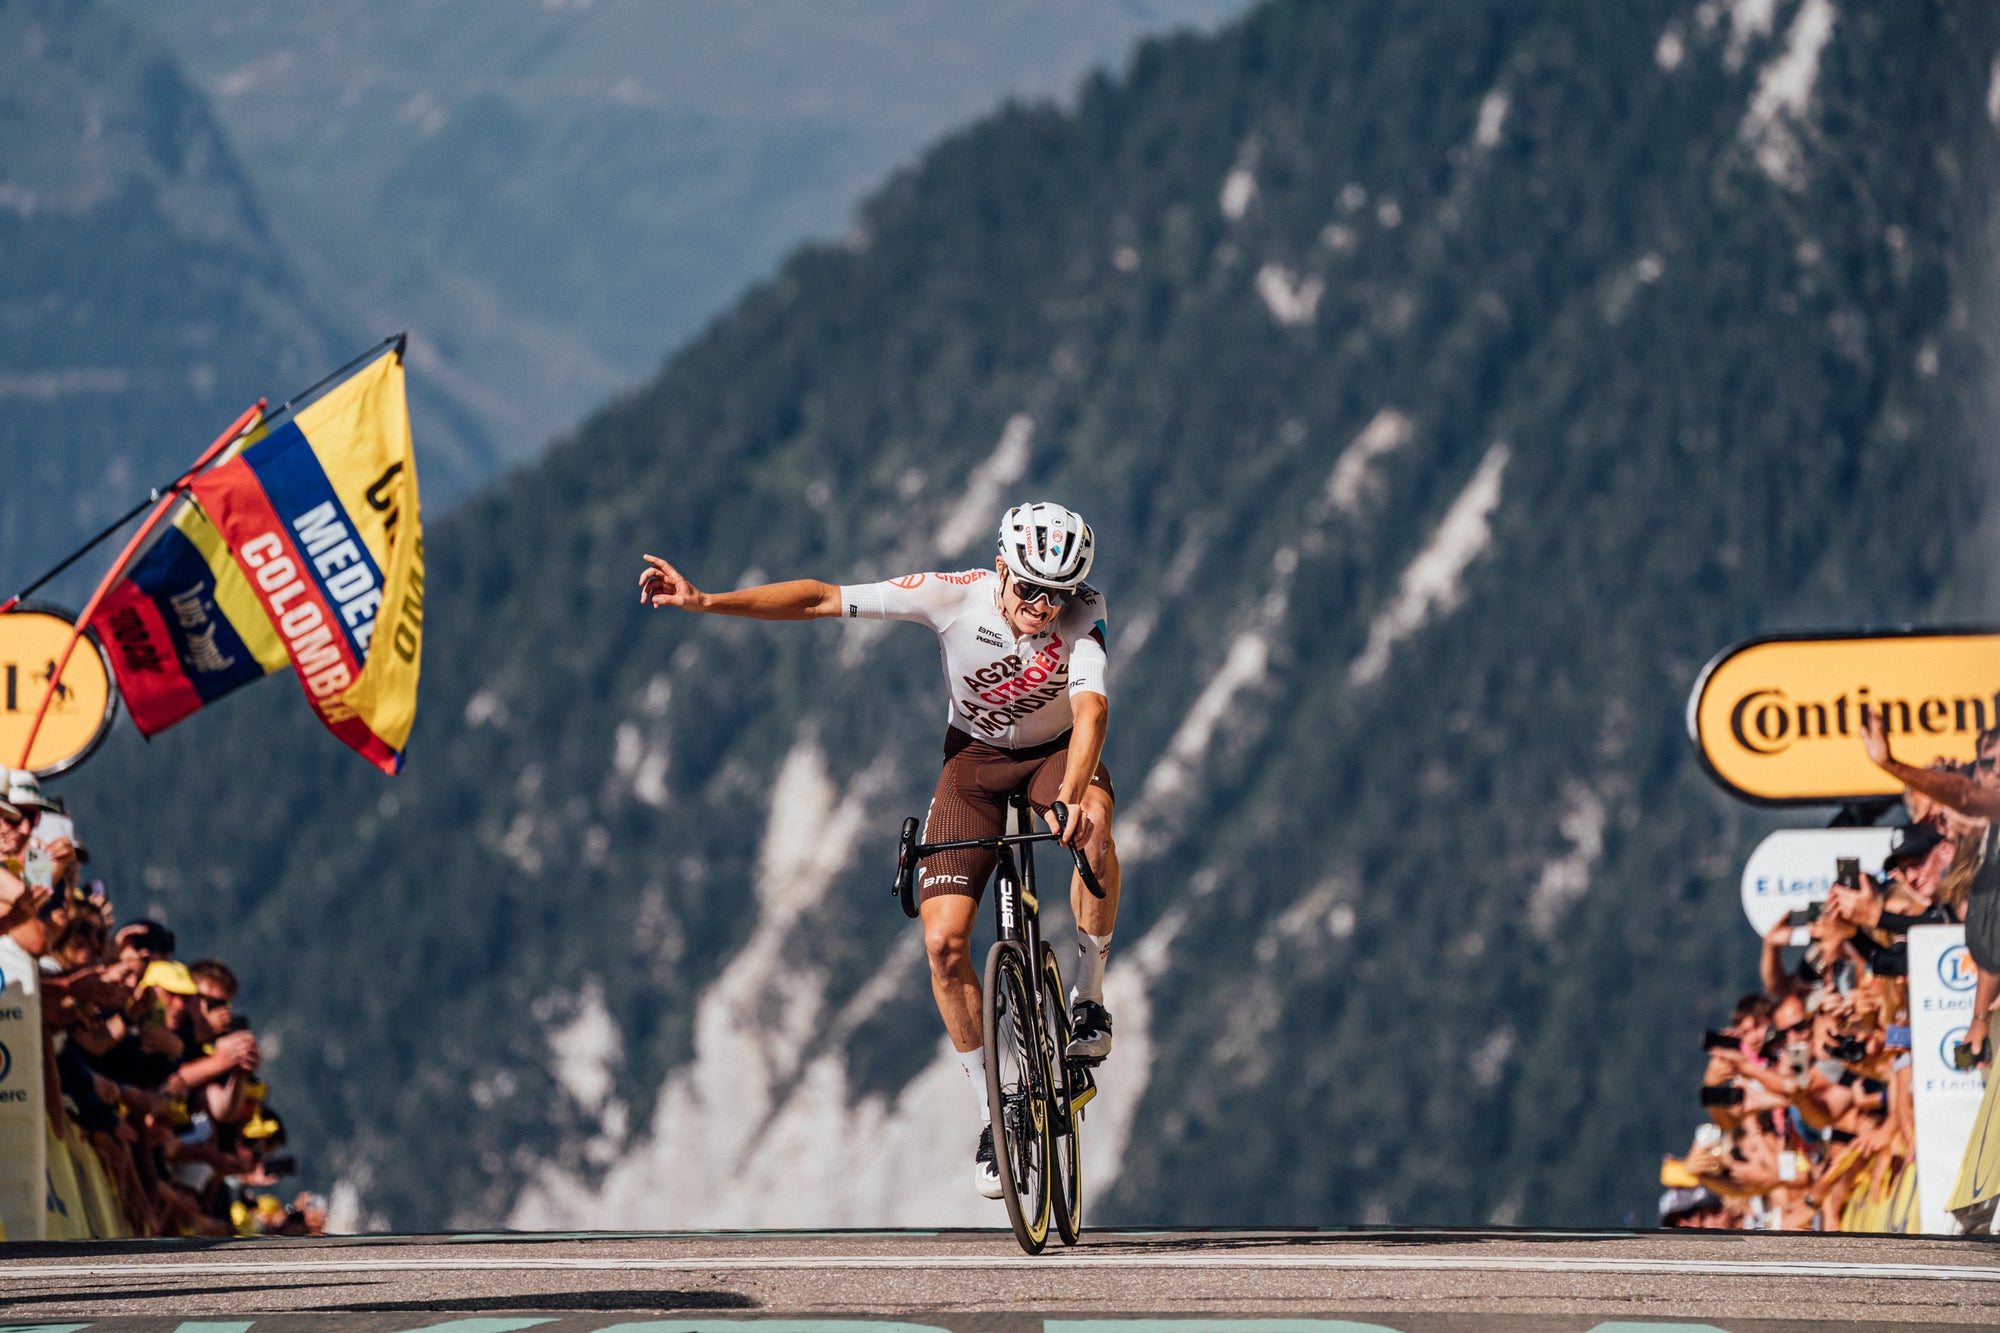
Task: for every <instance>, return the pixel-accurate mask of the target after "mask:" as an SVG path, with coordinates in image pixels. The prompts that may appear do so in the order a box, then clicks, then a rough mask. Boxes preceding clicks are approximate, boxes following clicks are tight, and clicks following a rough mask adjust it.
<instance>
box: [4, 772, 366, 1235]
mask: <svg viewBox="0 0 2000 1333" xmlns="http://www.w3.org/2000/svg"><path fill="white" fill-rule="evenodd" d="M89 860H90V853H89V850H88V849H87V847H86V846H85V844H84V841H83V839H82V838H81V837H80V836H79V835H78V833H77V830H76V825H75V823H74V821H73V820H72V819H71V818H70V816H69V814H68V812H67V811H66V810H65V809H64V808H63V806H62V804H61V803H60V802H58V801H53V800H50V799H48V798H46V797H45V796H44V795H43V792H42V789H41V786H40V784H39V783H38V782H37V781H36V779H35V778H34V776H33V775H32V774H29V773H26V772H23V771H20V770H14V769H0V933H4V934H5V935H7V937H8V938H10V939H12V940H13V942H14V943H15V944H17V945H19V946H20V947H21V949H22V950H24V951H25V952H26V953H27V954H28V955H29V956H30V957H32V958H33V959H35V960H36V962H37V963H38V964H39V968H40V973H41V976H40V988H41V1014H42V1025H43V1046H42V1051H43V1070H44V1083H45V1085H46V1086H45V1092H46V1098H47V1107H46V1110H47V1114H48V1117H49V1125H50V1141H51V1143H52V1144H54V1145H56V1146H57V1147H58V1148H60V1147H61V1146H63V1145H87V1151H88V1152H89V1153H90V1154H92V1155H93V1156H94V1159H95V1166H97V1167H101V1169H102V1174H101V1177H98V1178H99V1179H101V1180H102V1181H103V1182H106V1183H108V1185H109V1186H110V1192H111V1193H112V1194H113V1195H115V1205H116V1209H117V1211H118V1213H120V1214H122V1216H119V1217H115V1218H112V1219H108V1221H109V1225H110V1228H111V1229H112V1230H114V1231H116V1232H118V1233H119V1234H129V1235H134V1236H230V1235H239V1236H248V1235H258V1234H273V1233H275V1234H282V1235H309V1234H317V1233H319V1232H321V1231H322V1230H324V1228H325V1224H326V1205H325V1202H324V1200H322V1199H321V1198H320V1197H319V1196H318V1195H315V1194H310V1193H299V1194H297V1195H296V1196H295V1197H294V1198H293V1199H292V1201H291V1202H290V1203H289V1204H287V1203H284V1202H283V1201H282V1200H281V1198H280V1196H279V1195H278V1194H276V1193H272V1192H271V1191H273V1190H275V1189H277V1188H279V1187H280V1185H281V1183H282V1180H283V1178H284V1177H285V1176H287V1175H288V1174H290V1173H291V1172H292V1170H293V1165H292V1158H291V1155H290V1153H289V1152H287V1151H286V1149H285V1126H284V1121H283V1120H282V1119H281V1118H280V1117H279V1115H278V1114H277V1112H276V1111H274V1110H273V1109H272V1108H271V1106H270V1103H269V1100H268V1090H267V1089H266V1087H265V1085H264V1083H263V1081H262V1080H261V1078H260V1077H259V1067H260V1065H261V1063H262V1060H263V1052H262V1050H261V1049H260V1046H259V1043H258V1040H257V1036H256V1034H255V1033H254V1032H252V1031H251V1028H250V1023H249V1021H248V1019H246V1018H245V1017H244V1016H243V1015H242V1014H240V1013H239V1012H237V1008H236V1004H237V982H236V976H235V974H234V973H233V972H231V971H230V969H229V968H228V966H226V965H225V964H224V963H222V962H220V961H219V960H216V959H213V958H206V959H201V960H199V961H195V962H183V961H182V960H181V958H180V957H179V956H178V948H177V946H178V941H177V940H176V939H175V937H174V932H173V931H171V930H169V929H167V928H166V927H165V926H163V925H161V924H160V923H159V922H157V921H149V920H140V921H131V922H127V923H124V924H121V923H120V922H119V920H118V914H117V911H116V908H115V907H114V906H113V903H112V900H111V897H110V895H109V893H108V892H107V891H106V889H105V887H104V884H103V882H102V881H101V880H92V881H85V880H84V879H83V878H82V867H83V866H84V865H85V864H87V863H88V862H89ZM77 1150H78V1152H81V1151H83V1150H84V1149H83V1148H82V1147H81V1146H79V1147H78V1149H77ZM91 1165H92V1164H91V1163H90V1162H88V1161H85V1162H83V1163H82V1164H81V1167H80V1168H79V1169H80V1170H81V1169H87V1168H89V1167H90V1166H91ZM93 1174H94V1173H93ZM100 1225H103V1224H102V1223H100Z"/></svg>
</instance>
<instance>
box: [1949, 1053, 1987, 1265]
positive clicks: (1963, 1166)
mask: <svg viewBox="0 0 2000 1333" xmlns="http://www.w3.org/2000/svg"><path fill="white" fill-rule="evenodd" d="M1996 1205H2000V1078H1994V1077H1993V1076H1992V1075H1991V1074H1990V1073H1989V1074H1988V1075H1987V1078H1986V1096H1985V1099H1984V1100H1982V1101H1981V1102H1980V1103H1979V1119H1977V1120H1976V1121H1974V1122H1973V1125H1972V1137H1971V1138H1969V1139H1967V1140H1966V1141H1965V1157H1964V1159H1963V1160H1961V1161H1960V1162H1959V1166H1958V1184H1957V1185H1956V1186H1954V1187H1953V1189H1952V1191H1951V1202H1950V1203H1948V1204H1946V1205H1945V1207H1946V1208H1947V1209H1948V1210H1950V1212H1951V1213H1952V1215H1953V1216H1955V1217H1957V1218H1958V1220H1959V1222H1960V1224H1961V1225H1963V1226H1964V1227H1965V1229H1966V1230H1967V1231H1969V1232H1973V1233H1983V1232H1985V1231H1987V1230H1988V1229H1989V1228H1990V1227H1991V1226H1992V1223H1993V1213H1994V1209H1995V1206H1996Z"/></svg>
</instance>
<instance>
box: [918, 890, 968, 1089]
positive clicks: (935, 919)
mask: <svg viewBox="0 0 2000 1333" xmlns="http://www.w3.org/2000/svg"><path fill="white" fill-rule="evenodd" d="M917 913H918V915H919V916H920V917H921V918H922V919H923V923H924V952H925V953H926V954H928V955H929V956H930V962H931V994H932V995H933V996H934V997H935V998H936V999H937V1007H938V1015H939V1016H940V1017H941V1018H943V1019H944V1030H945V1033H946V1035H948V1036H949V1037H950V1038H951V1044H952V1048H953V1049H954V1050H957V1051H959V1052H960V1053H963V1052H966V1051H976V1050H978V1049H979V1045H980V1042H981V1040H982V1034H981V1033H980V1031H979V973H978V972H977V971H976V970H975V969H974V968H973V966H972V926H973V922H974V921H975V920H977V918H978V916H979V900H978V899H977V898H973V897H969V896H967V895H965V894H962V893H940V894H938V895H937V896H936V897H934V898H926V899H924V901H923V902H922V903H921V904H919V906H918V908H917Z"/></svg>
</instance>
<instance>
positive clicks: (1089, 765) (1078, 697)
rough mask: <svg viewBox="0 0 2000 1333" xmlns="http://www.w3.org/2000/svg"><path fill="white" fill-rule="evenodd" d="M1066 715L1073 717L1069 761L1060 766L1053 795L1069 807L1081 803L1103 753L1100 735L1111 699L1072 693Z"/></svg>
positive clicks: (1103, 733)
mask: <svg viewBox="0 0 2000 1333" xmlns="http://www.w3.org/2000/svg"><path fill="white" fill-rule="evenodd" d="M1069 707H1070V716H1071V717H1072V718H1073V719H1074V722H1073V723H1072V728H1071V731H1070V735H1069V764H1068V766H1067V767H1066V768H1064V770H1063V780H1062V786H1061V787H1060V788H1059V789H1058V795H1057V799H1058V800H1060V801H1061V802H1062V803H1063V804H1065V805H1067V806H1070V807H1071V808H1072V809H1074V808H1076V807H1078V806H1080V805H1081V803H1082V801H1083V794H1084V793H1085V792H1087V791H1089V790H1090V779H1091V777H1092V775H1094V774H1095V773H1096V772H1097V761H1098V760H1099V759H1100V758H1102V757H1103V755H1104V735H1105V732H1106V730H1107V729H1108V728H1109V726H1110V723H1111V701H1110V700H1109V699H1106V698H1105V697H1104V696H1103V695H1101V694H1072V695H1071V696H1070V699H1069Z"/></svg>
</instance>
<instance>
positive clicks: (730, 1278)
mask: <svg viewBox="0 0 2000 1333" xmlns="http://www.w3.org/2000/svg"><path fill="white" fill-rule="evenodd" d="M1246 1319H1249V1320H1257V1321H1261V1322H1260V1323H1258V1324H1256V1325H1251V1326H1245V1325H1242V1324H1240V1323H1235V1322H1233V1321H1241V1320H1246ZM0 1321H5V1322H4V1326H0V1333H17V1331H18V1330H23V1329H38V1330H46V1331H47V1333H56V1330H59V1329H60V1330H63V1331H64V1333H83V1330H102V1331H103V1333H154V1331H155V1330H158V1331H159V1333H167V1331H169V1330H173V1331H175V1333H252V1330H254V1331H255V1333H304V1331H305V1330H315V1331H317V1330H327V1331H329V1333H403V1331H404V1330H414V1329H451V1330H453V1333H510V1330H516V1329H525V1328H530V1327H532V1328H536V1329H540V1330H545V1333H584V1331H585V1330H591V1331H593V1333H595V1331H598V1330H610V1329H622V1330H625V1333H667V1331H668V1330H681V1331H687V1330H698V1329H710V1328H716V1327H718V1326H719V1325H721V1324H723V1323H724V1322H731V1323H734V1322H737V1321H748V1322H750V1323H753V1324H761V1325H763V1330H762V1333H842V1331H843V1330H845V1331H846V1333H867V1330H866V1329H865V1328H864V1327H860V1326H858V1325H857V1321H863V1322H865V1321H874V1322H876V1323H877V1325H878V1327H879V1326H880V1325H881V1324H882V1323H889V1324H895V1325H900V1326H901V1333H911V1326H913V1325H914V1326H920V1327H922V1328H927V1329H947V1330H953V1331H954V1333H1358V1331H1359V1330H1363V1329H1367V1330H1395V1331H1396V1333H1528V1331H1529V1330H1534V1333H1544V1331H1545V1330H1546V1331H1547V1333H1572V1331H1573V1333H1585V1330H1592V1329H1597V1330H1603V1331H1604V1333H1638V1330H1640V1329H1649V1328H1667V1327H1676V1326H1678V1327H1681V1328H1686V1327H1687V1326H1688V1325H1689V1324H1693V1325H1694V1326H1696V1327H1701V1326H1707V1327H1709V1328H1712V1329H1723V1330H1728V1331H1729V1333H1752V1331H1755V1333H1775V1330H1778V1329H1789V1330H1828V1331H1831V1330H1836V1329H1837V1330H1844V1331H1847V1333H1852V1331H1853V1330H1860V1329H1881V1328H1884V1327H1894V1328H1897V1329H1903V1330H1917V1329H1947V1328H1949V1329H1964V1328H1968V1327H1983V1328H1993V1327H1996V1326H2000V1244H1996V1243H1995V1242H1993V1241H1991V1240H1978V1239H1935V1238H1910V1237H1854V1236H1839V1235H1832V1236H1815V1235H1768V1234H1747V1235H1746V1234H1727V1233H1668V1234H1657V1233H1629V1232H1603V1233H1550V1232H1508V1231H1495V1232H1476V1231H1328V1232H1309V1231H1164V1232H1162V1231H1151V1232H1148V1231H1105V1232H1092V1233H1088V1234H1086V1236H1085V1237H1084V1243H1083V1244H1082V1245H1080V1246H1078V1247H1077V1248H1075V1249H1073V1250H1062V1249H1060V1248H1059V1247H1057V1246H1054V1245H1052V1246H1051V1248H1050V1250H1049V1252H1048V1253H1047V1254H1044V1255H1042V1256H1041V1257H1039V1258H1030V1257H1029V1256H1027V1255H1024V1254H1022V1253H1021V1252H1020V1250H1019V1249H1017V1248H1016V1246H1015V1245H1014V1241H1013V1238H1012V1236H1011V1235H1010V1234H1008V1233H1006V1232H995V1231H947V1232H936V1233H926V1232H834V1233H818V1234H799V1233H782V1232H780V1233H773V1232H759V1233H702V1234H698V1235H674V1234H647V1235H622V1234H593V1235H579V1236H547V1235H525V1234H524V1235H467V1236H419V1237H406V1236H393V1237H389V1236H385V1237H338V1238H333V1237H330V1238H325V1239H318V1240H256V1241H226V1242H217V1241H205V1242H204V1241H151V1242H147V1241H119V1242H71V1243H67V1244H14V1245H0ZM828 1321H839V1322H836V1323H829V1322H828ZM1224 1321H1232V1322H1228V1323H1225V1322H1224ZM1273 1321H1282V1323H1279V1322H1273ZM729 1333H753V1331H752V1330H749V1329H737V1330H730V1331H729ZM885 1333H886V1330H885Z"/></svg>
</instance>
